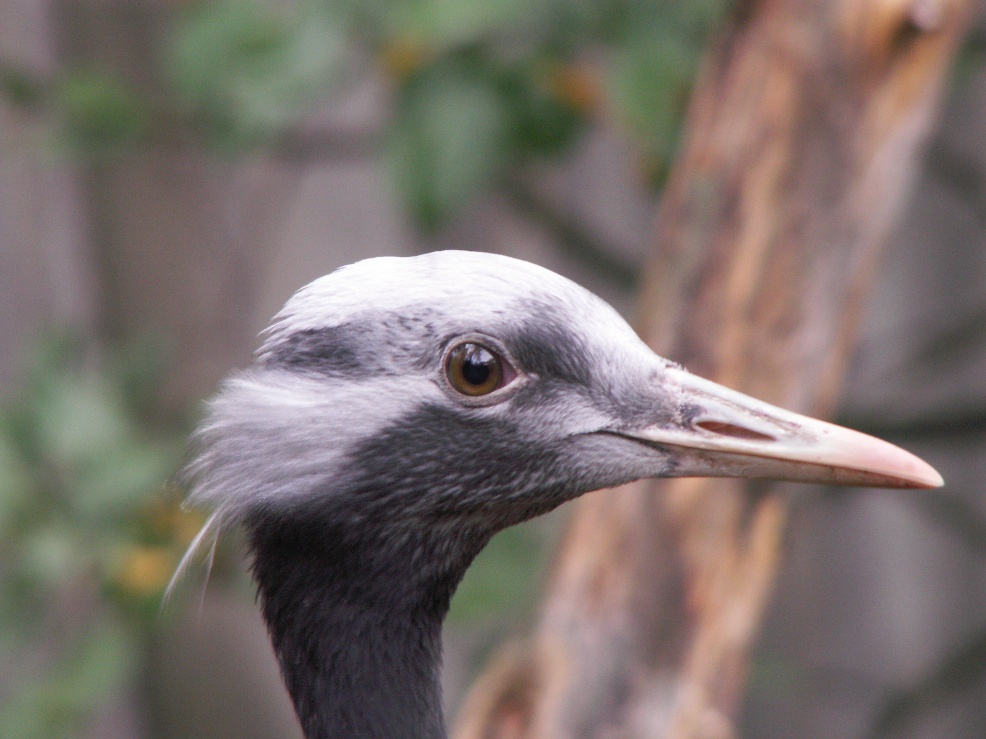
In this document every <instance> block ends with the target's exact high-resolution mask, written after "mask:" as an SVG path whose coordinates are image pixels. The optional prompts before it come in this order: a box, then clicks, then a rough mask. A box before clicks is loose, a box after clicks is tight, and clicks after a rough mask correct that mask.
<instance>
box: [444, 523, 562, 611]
mask: <svg viewBox="0 0 986 739" xmlns="http://www.w3.org/2000/svg"><path fill="white" fill-rule="evenodd" d="M544 528H545V522H544V521H538V520H534V521H528V522H527V523H522V524H520V525H518V526H512V527H511V528H509V529H504V530H503V531H501V532H500V533H498V534H497V535H496V536H494V537H493V539H492V540H491V541H490V543H489V544H487V545H486V548H485V549H483V551H481V552H480V553H479V556H478V557H476V559H475V560H473V563H472V566H471V567H470V568H469V569H468V570H466V575H465V577H464V578H463V580H462V582H461V583H460V584H459V588H458V590H456V592H455V596H454V597H453V598H452V605H451V608H450V609H449V615H448V620H449V621H450V622H452V623H459V624H463V623H476V622H478V621H482V620H484V619H489V618H490V616H491V614H496V615H505V614H510V613H511V612H516V610H517V609H518V608H523V607H524V605H525V604H527V603H530V602H531V601H532V599H533V596H534V594H535V588H536V587H537V586H538V584H539V583H540V578H541V577H543V573H544V564H545V558H546V555H547V550H548V547H547V542H546V541H545V539H546V537H545V535H544Z"/></svg>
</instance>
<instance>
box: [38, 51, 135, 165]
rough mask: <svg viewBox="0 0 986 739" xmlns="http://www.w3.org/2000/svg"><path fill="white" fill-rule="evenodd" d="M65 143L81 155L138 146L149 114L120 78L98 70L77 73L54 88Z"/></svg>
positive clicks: (65, 77)
mask: <svg viewBox="0 0 986 739" xmlns="http://www.w3.org/2000/svg"><path fill="white" fill-rule="evenodd" d="M54 101H55V105H56V107H57V109H58V110H59V112H60V114H61V122H62V129H63V131H62V136H63V139H64V143H65V144H66V145H67V146H68V147H69V148H70V149H72V150H73V151H75V152H77V153H81V154H102V153H107V152H111V151H114V150H117V149H120V148H122V147H124V146H126V145H128V144H132V143H134V142H136V141H137V140H138V139H139V138H140V137H141V136H142V135H143V133H144V129H145V123H146V111H145V109H144V107H143V104H142V103H141V101H140V99H139V98H138V97H137V94H136V93H135V92H134V91H133V90H132V89H131V88H130V87H129V86H128V85H127V84H126V83H125V82H124V81H123V80H121V79H120V78H118V77H116V76H114V75H110V74H106V73H103V72H97V71H95V70H85V69H81V70H74V71H71V72H69V73H68V74H66V75H65V76H64V77H62V78H61V79H60V80H58V82H57V84H56V85H55V87H54Z"/></svg>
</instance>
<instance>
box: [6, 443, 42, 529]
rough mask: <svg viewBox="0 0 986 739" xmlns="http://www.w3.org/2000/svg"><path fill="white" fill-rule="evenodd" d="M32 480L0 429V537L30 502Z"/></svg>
mask: <svg viewBox="0 0 986 739" xmlns="http://www.w3.org/2000/svg"><path fill="white" fill-rule="evenodd" d="M33 488H34V480H33V479H32V477H31V471H30V470H29V469H28V467H27V465H26V464H25V461H24V459H23V457H21V455H20V454H19V452H18V449H17V446H16V445H15V444H14V442H13V440H12V439H11V438H10V434H9V433H7V430H6V429H5V428H2V427H0V537H2V536H3V534H4V532H5V531H7V530H9V528H10V527H11V526H12V524H13V523H14V521H15V520H16V518H17V516H18V514H19V513H20V512H21V511H23V510H24V509H25V508H26V507H27V505H28V504H29V502H30V494H31V491H32V490H33Z"/></svg>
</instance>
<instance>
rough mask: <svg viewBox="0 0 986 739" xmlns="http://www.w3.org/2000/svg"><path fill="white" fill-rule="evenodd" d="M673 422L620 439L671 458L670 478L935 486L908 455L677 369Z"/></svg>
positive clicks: (667, 384)
mask: <svg viewBox="0 0 986 739" xmlns="http://www.w3.org/2000/svg"><path fill="white" fill-rule="evenodd" d="M662 387H663V388H665V389H667V390H670V392H671V393H672V401H673V404H674V407H675V409H676V414H675V420H673V421H670V422H662V423H661V424H660V425H654V426H648V427H646V428H643V429H638V430H629V431H628V430H621V431H620V434H621V435H623V436H627V437H630V438H633V439H636V440H638V441H642V442H644V443H646V444H648V445H652V446H656V447H659V448H661V449H663V450H665V451H667V452H668V453H669V455H670V460H671V462H670V464H671V468H670V469H668V470H667V471H666V472H665V475H666V476H668V477H748V478H771V479H777V480H790V481H794V482H813V483H825V484H834V485H857V486H861V487H895V488H937V487H941V486H942V484H943V480H942V477H941V475H939V474H938V472H937V471H935V469H934V468H933V467H931V466H930V465H929V464H927V463H926V462H923V461H922V460H920V459H918V458H917V457H915V456H914V455H913V454H911V453H910V452H905V451H904V450H903V449H900V448H899V447H896V446H894V445H893V444H889V443H887V442H885V441H881V440H880V439H876V438H874V437H872V436H868V435H866V434H861V433H859V432H858V431H851V430H849V429H847V428H843V427H841V426H836V425H834V424H831V423H826V422H825V421H818V420H816V419H814V418H809V417H807V416H802V415H800V414H797V413H792V412H790V411H786V410H784V409H782V408H778V407H776V406H772V405H770V404H769V403H764V402H761V401H759V400H756V399H755V398H751V397H749V396H748V395H744V394H742V393H739V392H736V391H734V390H730V389H728V388H726V387H723V386H721V385H717V384H716V383H714V382H710V381H709V380H704V379H702V378H701V377H697V376H695V375H691V374H689V373H688V372H686V371H685V370H682V369H678V368H675V367H671V368H669V369H668V370H667V374H666V375H665V379H664V381H663V382H662Z"/></svg>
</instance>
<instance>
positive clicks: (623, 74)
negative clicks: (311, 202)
mask: <svg viewBox="0 0 986 739" xmlns="http://www.w3.org/2000/svg"><path fill="white" fill-rule="evenodd" d="M728 5H729V3H728V2H727V0H694V1H693V2H688V3H682V2H679V1H678V0H598V1H597V0H541V1H540V2H527V1H522V0H499V2H488V1H487V0H297V2H293V3H288V4H283V3H273V2H266V1H265V0H198V1H197V2H190V3H181V4H178V5H176V6H175V9H174V11H173V17H172V28H171V32H170V33H169V34H168V40H167V43H165V44H163V49H162V52H161V54H160V57H161V58H160V60H159V68H160V74H159V75H158V78H159V81H157V82H155V83H154V89H140V90H137V89H136V88H134V87H130V86H128V84H127V83H125V82H124V81H123V80H120V79H117V78H115V77H113V76H111V75H107V74H104V73H99V72H97V71H95V70H66V71H65V72H64V73H63V74H61V75H56V79H54V80H53V81H51V82H50V83H49V84H47V85H44V84H43V83H41V82H40V81H39V80H36V79H35V78H34V77H32V76H31V75H30V74H27V73H26V72H23V71H22V70H18V69H16V68H14V67H11V66H10V65H9V64H8V65H4V64H0V92H2V93H3V94H5V95H6V96H7V97H8V99H10V100H11V101H14V102H19V103H20V104H22V105H24V106H31V107H36V106H37V104H38V101H39V100H41V101H44V103H45V104H47V106H48V108H49V109H50V110H51V111H52V112H53V113H54V115H55V118H57V119H58V121H59V124H60V131H61V136H60V139H61V141H62V142H63V143H65V144H66V145H68V146H69V147H70V148H71V149H72V150H74V151H76V152H77V153H79V154H84V155H91V154H93V153H97V154H105V153H107V152H112V151H113V150H114V149H120V148H122V147H126V146H130V145H133V144H134V143H137V142H141V141H148V140H155V138H157V139H161V140H168V141H172V140H175V139H176V138H177V139H179V140H183V141H188V140H190V139H193V138H197V139H198V140H200V141H203V142H206V143H207V144H209V145H211V146H213V147H216V148H218V149H220V150H223V151H226V152H233V153H235V152H237V151H240V150H242V149H244V148H245V147H260V148H263V147H276V145H277V143H278V142H279V141H283V140H284V139H290V137H291V136H292V134H293V133H295V132H296V129H297V127H298V126H299V124H302V123H305V124H306V125H308V124H309V123H310V121H309V120H308V119H306V118H305V116H306V114H310V113H312V112H313V111H315V110H316V109H318V108H323V107H324V106H326V105H329V104H331V103H332V101H333V100H335V99H337V98H338V97H339V96H340V95H342V94H344V93H345V92H346V91H347V90H348V89H350V88H352V87H353V86H354V85H358V84H359V83H361V82H363V81H365V80H366V79H367V78H370V77H376V78H377V79H381V78H382V79H384V80H385V81H386V84H387V89H388V91H389V95H390V98H391V104H390V105H389V106H388V112H387V114H386V115H385V116H384V120H383V121H382V123H381V130H380V132H379V133H380V137H379V141H380V143H381V148H382V151H381V154H382V157H383V160H384V161H385V163H386V165H387V168H388V171H389V172H390V174H391V179H392V182H393V183H394V188H395V191H396V192H397V193H398V194H399V196H400V198H401V199H402V201H403V203H404V204H405V206H406V208H407V209H408V211H409V213H410V214H411V215H412V216H413V217H414V219H415V220H416V222H417V223H418V224H419V225H420V226H422V227H425V228H434V227H437V226H439V225H441V224H442V223H444V222H445V221H447V220H448V219H449V218H450V217H453V216H454V215H456V214H457V213H458V212H460V211H461V210H462V209H463V208H464V207H466V206H468V205H469V204H470V203H472V202H474V201H475V200H476V199H477V198H478V197H479V196H481V195H482V194H484V193H487V192H489V191H490V190H491V189H493V188H495V187H497V185H498V184H499V183H500V182H502V180H503V178H504V175H505V174H506V173H509V172H511V171H513V170H516V169H517V168H519V167H523V166H524V165H525V164H527V163H529V162H531V161H533V160H536V159H543V158H550V157H557V156H560V155H562V154H564V153H565V152H567V151H568V150H569V149H570V148H571V147H572V145H573V144H574V143H575V142H577V141H578V139H579V137H580V136H581V135H582V134H583V133H584V132H585V131H586V130H587V129H588V127H589V125H590V124H591V123H592V122H593V121H596V120H599V119H602V118H608V119H611V120H615V121H617V122H618V123H619V124H620V125H622V127H623V129H624V131H625V132H626V133H627V134H628V136H629V138H630V139H631V140H632V141H634V142H636V145H637V148H638V151H639V155H640V156H639V162H640V171H641V172H642V173H643V174H644V176H645V177H648V178H650V180H651V181H652V182H653V183H655V184H660V182H661V180H662V178H663V176H664V173H665V172H666V170H667V167H668V164H669V160H670V158H671V157H672V155H673V152H674V148H675V142H676V139H677V136H678V129H679V126H680V122H681V119H682V114H683V110H684V106H685V102H686V99H687V93H688V90H689V89H690V86H691V83H692V80H693V78H694V76H695V73H696V70H697V68H698V63H699V60H700V56H701V53H702V50H703V48H704V46H705V45H706V43H707V40H708V36H709V34H710V32H711V30H712V29H713V28H714V26H715V24H716V22H717V21H718V20H719V19H720V17H721V16H722V15H723V13H724V10H725V9H726V7H728ZM176 126H177V127H178V128H177V130H175V127H176ZM169 129H170V130H169Z"/></svg>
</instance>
